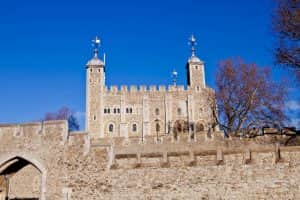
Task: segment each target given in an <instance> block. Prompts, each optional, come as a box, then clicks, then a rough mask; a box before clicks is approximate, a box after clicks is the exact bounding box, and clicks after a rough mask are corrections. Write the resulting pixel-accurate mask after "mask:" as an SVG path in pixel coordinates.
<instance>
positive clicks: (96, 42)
mask: <svg viewBox="0 0 300 200" xmlns="http://www.w3.org/2000/svg"><path fill="white" fill-rule="evenodd" d="M92 42H93V43H92V45H93V47H94V57H95V58H96V57H98V52H99V47H100V43H101V41H100V39H99V37H98V36H96V37H95V39H93V40H92Z"/></svg>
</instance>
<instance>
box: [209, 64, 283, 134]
mask: <svg viewBox="0 0 300 200" xmlns="http://www.w3.org/2000/svg"><path fill="white" fill-rule="evenodd" d="M218 70H219V71H218V72H217V76H216V84H217V90H216V98H214V96H212V97H211V99H212V101H211V102H212V106H211V107H212V111H213V116H214V117H215V118H216V122H217V123H218V124H219V125H220V126H221V128H223V129H224V130H225V133H227V134H233V135H236V134H238V133H240V132H241V131H242V130H243V129H244V130H246V131H248V132H250V130H251V129H252V128H253V127H261V126H264V125H269V126H275V125H276V126H282V125H283V121H284V120H285V119H286V117H285V115H284V112H283V108H284V102H285V98H286V92H285V91H286V90H285V86H284V84H277V83H275V82H273V81H272V80H271V75H270V70H269V69H267V68H260V67H258V66H257V65H256V64H248V63H245V62H244V61H243V60H241V59H228V60H225V61H223V62H221V63H220V64H219V69H218Z"/></svg>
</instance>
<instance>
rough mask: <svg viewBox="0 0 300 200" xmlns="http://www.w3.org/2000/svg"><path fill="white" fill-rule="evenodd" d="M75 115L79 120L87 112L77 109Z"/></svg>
mask: <svg viewBox="0 0 300 200" xmlns="http://www.w3.org/2000/svg"><path fill="white" fill-rule="evenodd" d="M74 115H75V117H76V118H77V119H78V120H81V119H83V118H84V117H85V112H81V111H76V112H75V114H74Z"/></svg>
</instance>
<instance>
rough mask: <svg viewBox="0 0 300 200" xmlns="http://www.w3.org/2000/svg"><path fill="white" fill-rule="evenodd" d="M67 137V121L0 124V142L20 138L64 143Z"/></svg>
mask: <svg viewBox="0 0 300 200" xmlns="http://www.w3.org/2000/svg"><path fill="white" fill-rule="evenodd" d="M67 136H68V125H67V121H65V120H59V121H44V122H33V123H25V124H0V138H1V139H0V140H6V139H20V138H31V139H32V140H34V139H35V138H45V139H53V140H62V141H65V140H66V139H67Z"/></svg>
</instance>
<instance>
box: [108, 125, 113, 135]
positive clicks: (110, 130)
mask: <svg viewBox="0 0 300 200" xmlns="http://www.w3.org/2000/svg"><path fill="white" fill-rule="evenodd" d="M108 131H109V132H110V133H112V132H114V125H113V124H110V125H109V126H108Z"/></svg>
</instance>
